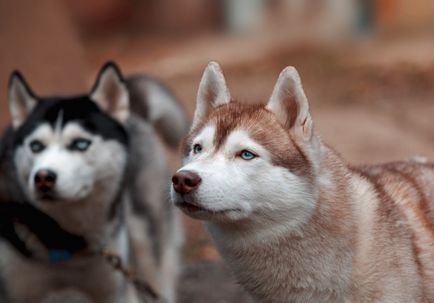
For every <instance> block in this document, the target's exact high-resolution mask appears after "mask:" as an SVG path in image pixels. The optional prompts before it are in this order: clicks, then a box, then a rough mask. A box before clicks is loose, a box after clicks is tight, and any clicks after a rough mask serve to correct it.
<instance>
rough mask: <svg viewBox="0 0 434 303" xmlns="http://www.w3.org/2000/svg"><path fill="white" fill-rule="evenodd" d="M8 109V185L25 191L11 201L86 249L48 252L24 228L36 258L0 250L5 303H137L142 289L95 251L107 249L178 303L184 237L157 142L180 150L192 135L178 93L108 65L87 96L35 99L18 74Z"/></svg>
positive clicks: (5, 245) (25, 239)
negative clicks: (126, 75) (43, 216)
mask: <svg viewBox="0 0 434 303" xmlns="http://www.w3.org/2000/svg"><path fill="white" fill-rule="evenodd" d="M9 103H10V113H11V117H12V126H11V127H10V128H9V129H8V130H7V131H6V134H5V136H4V138H3V144H2V145H3V147H2V149H3V151H2V153H3V155H2V158H3V161H10V163H12V165H11V168H12V169H11V171H10V172H8V173H6V177H8V178H9V180H7V182H10V183H14V182H16V183H17V184H19V186H18V187H17V189H18V191H19V192H15V193H12V194H10V195H12V198H13V196H14V195H16V196H22V197H24V199H25V200H26V201H27V203H29V204H30V205H32V206H33V207H35V208H36V209H38V210H40V211H42V212H43V213H45V214H46V215H48V216H49V217H51V218H52V219H54V220H55V221H56V222H57V223H58V224H59V226H61V228H63V229H64V230H65V231H67V232H69V233H71V234H75V235H79V236H81V237H83V238H84V239H85V241H86V242H87V244H88V248H87V249H86V251H85V252H82V253H81V254H80V255H68V252H62V251H60V252H59V251H55V252H53V251H47V250H46V249H45V247H44V246H43V245H41V243H40V242H39V241H38V240H37V238H36V237H35V236H34V233H32V230H29V229H28V228H27V227H25V226H23V225H20V224H17V226H15V228H16V230H17V233H18V234H19V236H20V238H21V239H22V240H23V242H24V243H25V246H26V248H28V249H29V250H30V251H32V252H33V255H32V256H33V257H30V258H25V257H23V256H22V255H21V254H19V253H17V251H16V250H15V249H13V247H12V246H11V245H9V244H8V243H7V242H1V243H0V249H1V251H0V265H1V268H0V274H1V279H2V283H3V288H4V290H5V296H6V298H5V299H3V301H6V302H13V303H29V302H32V303H38V302H44V303H45V302H104V303H106V302H107V303H108V302H140V300H141V299H140V298H141V294H140V292H138V291H137V290H136V289H135V288H134V287H133V286H132V285H131V284H129V283H128V281H127V280H126V279H125V277H124V276H123V275H122V274H121V273H119V272H117V271H114V270H113V269H112V268H111V266H110V265H109V264H108V263H107V262H106V260H104V259H103V258H102V257H101V256H100V255H98V254H94V253H96V252H99V251H103V250H105V251H111V252H113V253H115V254H118V255H119V256H120V257H121V258H122V259H123V263H124V264H125V265H126V266H127V267H128V268H130V269H132V270H133V271H134V272H135V273H136V274H137V275H138V277H139V278H140V279H142V280H143V281H146V282H147V283H149V284H150V285H151V287H153V288H154V289H155V290H156V291H157V293H159V294H160V295H161V297H163V298H164V299H165V300H166V301H168V302H173V301H174V300H175V288H176V279H177V271H178V265H177V263H178V250H179V247H180V244H181V239H182V232H181V227H180V224H179V221H178V217H177V214H176V213H175V212H174V209H173V208H172V207H171V206H170V203H169V202H168V197H167V190H168V182H167V180H168V168H167V164H166V160H165V157H164V148H163V146H162V145H161V144H160V143H159V140H158V138H157V133H159V134H161V135H162V137H163V139H164V140H165V141H166V142H167V143H169V145H172V146H173V145H176V144H177V141H178V139H179V138H180V137H181V136H182V134H183V132H184V130H185V129H186V122H185V119H184V114H183V112H182V110H181V109H180V107H179V105H178V103H177V102H176V99H175V98H174V97H173V95H172V94H171V93H170V92H169V91H168V90H167V89H166V88H165V87H164V86H163V85H162V84H161V83H159V82H158V81H156V80H154V79H151V78H147V77H143V76H136V77H130V78H127V79H126V80H124V79H123V78H122V76H121V73H120V71H119V69H118V68H117V67H116V65H114V64H113V63H108V64H106V65H105V66H104V67H103V68H102V70H101V72H100V74H99V76H98V78H97V80H96V83H95V85H94V87H93V89H92V90H91V92H90V93H89V94H88V95H80V96H73V97H37V96H36V95H35V94H34V93H32V91H31V89H30V88H29V86H28V85H27V84H26V82H25V81H24V79H23V77H22V76H21V75H20V74H19V73H14V74H13V75H12V77H11V80H10V84H9ZM130 110H131V111H130ZM133 113H134V114H133ZM3 166H4V165H3ZM3 175H4V173H3ZM3 181H4V180H3ZM47 256H48V257H47ZM50 259H51V260H50ZM54 261H56V262H54ZM3 301H1V302H3Z"/></svg>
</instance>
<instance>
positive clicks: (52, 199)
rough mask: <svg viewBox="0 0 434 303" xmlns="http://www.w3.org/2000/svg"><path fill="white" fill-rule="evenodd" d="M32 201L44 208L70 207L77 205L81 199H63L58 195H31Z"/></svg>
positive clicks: (63, 197)
mask: <svg viewBox="0 0 434 303" xmlns="http://www.w3.org/2000/svg"><path fill="white" fill-rule="evenodd" d="M32 200H33V201H34V202H36V204H39V205H41V206H44V207H50V206H55V205H71V204H76V203H79V202H80V201H81V200H82V199H77V197H72V198H71V197H65V196H62V195H60V194H58V193H35V194H33V195H32Z"/></svg>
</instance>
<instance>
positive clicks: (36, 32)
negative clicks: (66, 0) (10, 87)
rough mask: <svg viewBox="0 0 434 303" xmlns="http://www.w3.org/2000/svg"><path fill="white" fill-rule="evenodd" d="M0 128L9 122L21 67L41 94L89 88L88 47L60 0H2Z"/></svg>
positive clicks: (0, 20)
mask: <svg viewBox="0 0 434 303" xmlns="http://www.w3.org/2000/svg"><path fill="white" fill-rule="evenodd" d="M0 45H1V47H0V96H1V97H0V127H3V126H4V124H5V122H6V121H9V117H8V110H7V84H8V79H9V75H10V73H11V72H12V71H13V70H15V69H19V70H20V71H21V72H22V73H23V74H24V76H25V78H26V79H27V81H28V82H29V84H30V86H31V87H32V88H33V89H34V91H35V92H36V93H39V94H55V93H68V92H77V90H82V89H84V88H85V78H84V73H85V72H86V70H87V69H86V64H85V58H84V52H83V49H82V47H81V46H80V43H79V40H78V38H77V36H76V34H75V32H74V29H73V27H72V26H71V23H70V22H69V18H67V14H66V12H65V9H64V7H63V5H62V3H61V2H60V1H57V0H37V1H34V0H0Z"/></svg>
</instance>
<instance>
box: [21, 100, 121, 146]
mask: <svg viewBox="0 0 434 303" xmlns="http://www.w3.org/2000/svg"><path fill="white" fill-rule="evenodd" d="M38 100H39V101H38V104H37V105H36V107H35V108H34V109H33V111H32V112H31V113H30V115H29V117H28V118H27V120H26V121H25V122H24V124H23V125H21V126H20V127H19V128H18V129H17V130H16V135H15V140H14V145H15V146H17V145H21V144H22V143H23V140H24V139H25V138H26V137H27V136H28V135H29V134H30V133H31V132H32V131H33V130H35V128H36V127H38V126H39V125H40V124H42V123H49V124H50V125H51V126H52V127H53V128H54V127H55V124H56V121H57V119H58V118H59V115H60V114H62V125H61V126H62V127H63V126H65V125H66V124H67V123H68V122H71V121H74V122H75V123H78V124H80V125H81V126H82V127H83V128H85V129H86V130H87V131H89V132H91V133H94V134H98V135H100V136H102V137H103V138H104V139H114V140H117V141H119V142H120V143H122V144H123V145H124V146H128V135H127V132H126V130H125V128H124V127H123V126H122V125H121V124H120V123H119V122H117V121H116V120H114V119H113V118H111V117H110V116H109V115H108V114H106V113H104V112H102V111H101V110H100V109H99V108H98V105H97V104H96V103H95V102H93V101H92V100H91V99H90V98H89V97H88V96H86V95H83V96H76V97H66V98H65V97H50V98H38Z"/></svg>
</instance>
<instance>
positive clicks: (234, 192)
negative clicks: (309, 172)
mask: <svg viewBox="0 0 434 303" xmlns="http://www.w3.org/2000/svg"><path fill="white" fill-rule="evenodd" d="M214 132H215V127H214V126H212V125H209V126H207V127H205V128H204V129H203V131H202V132H200V133H199V134H198V135H197V136H196V138H194V139H193V145H194V144H197V143H201V144H202V148H203V150H202V152H201V153H200V154H197V155H193V154H191V155H190V156H189V157H188V158H187V159H186V160H185V163H186V165H185V166H183V167H182V168H181V169H180V170H191V171H195V172H196V173H198V174H199V176H200V177H201V179H202V182H201V185H200V187H199V188H198V190H196V191H194V192H191V193H190V194H187V195H184V196H183V197H181V196H180V195H177V194H176V193H175V192H174V191H173V189H172V198H173V200H174V201H175V203H181V202H182V201H183V200H184V201H186V202H191V203H194V204H197V205H199V206H201V207H203V208H205V209H207V210H208V211H205V212H202V211H200V212H196V213H194V214H190V215H193V216H195V217H197V218H201V219H210V220H217V221H220V220H223V221H227V220H229V221H238V220H247V221H249V222H251V223H252V224H254V226H256V227H257V228H258V231H259V230H260V233H264V234H267V235H277V234H276V231H277V230H279V233H280V232H286V231H288V230H295V229H296V228H297V227H298V226H299V225H300V224H302V223H304V222H306V221H307V220H308V219H309V217H310V215H311V211H312V209H313V208H314V206H315V197H313V196H312V194H311V193H310V191H309V189H308V187H307V185H308V184H307V182H306V181H305V180H303V179H302V178H300V177H298V176H296V175H294V174H292V173H291V172H290V171H288V170H287V169H285V168H283V167H278V166H275V165H273V164H272V163H271V156H270V154H269V152H268V151H267V150H266V149H265V148H264V147H263V146H261V145H260V144H259V143H257V142H255V141H254V140H253V139H252V138H250V137H249V135H248V134H247V132H245V131H243V130H241V129H238V130H235V131H233V132H232V133H231V134H230V135H229V137H228V138H227V140H226V142H225V143H224V145H223V146H222V147H221V148H220V149H219V150H215V148H214V147H213V146H212V145H211V146H210V144H212V141H213V138H214ZM244 149H247V150H250V151H252V152H254V153H255V154H256V155H258V157H256V158H254V159H252V160H243V159H241V158H240V157H239V156H237V154H238V153H239V152H240V151H242V150H244ZM288 196H290V197H292V199H289V200H288V198H287V197H288ZM215 212H219V213H220V214H219V215H215ZM276 218H282V219H283V218H285V222H286V223H285V225H284V226H283V228H282V225H281V224H279V225H275V224H274V223H275V221H276V220H277V219H276ZM277 226H278V227H277ZM252 234H254V236H255V237H256V236H258V234H257V233H252Z"/></svg>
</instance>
